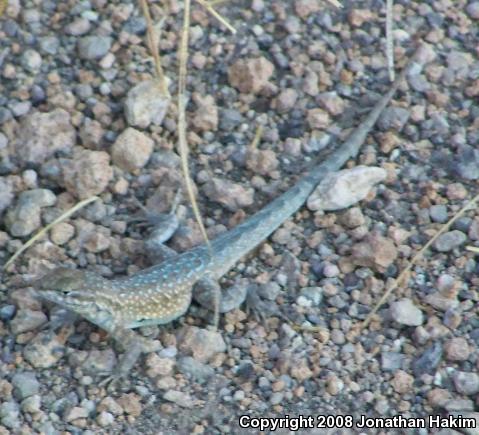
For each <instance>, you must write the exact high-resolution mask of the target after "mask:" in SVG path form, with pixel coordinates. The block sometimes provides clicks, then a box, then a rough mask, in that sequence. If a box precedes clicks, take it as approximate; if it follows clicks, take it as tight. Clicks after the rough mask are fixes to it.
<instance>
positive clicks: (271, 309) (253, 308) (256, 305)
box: [246, 285, 289, 323]
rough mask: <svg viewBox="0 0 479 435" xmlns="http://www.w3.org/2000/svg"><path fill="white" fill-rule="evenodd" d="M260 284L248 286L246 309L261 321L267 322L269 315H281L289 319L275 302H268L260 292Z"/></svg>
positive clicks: (280, 316) (282, 317)
mask: <svg viewBox="0 0 479 435" xmlns="http://www.w3.org/2000/svg"><path fill="white" fill-rule="evenodd" d="M257 290H258V286H257V285H250V286H248V290H247V295H246V311H247V312H248V313H252V314H253V316H254V318H255V319H256V320H257V321H258V322H261V323H265V320H266V319H267V318H268V317H279V318H281V319H284V320H288V321H289V319H287V318H286V316H285V315H284V314H283V313H282V312H281V311H280V310H279V308H278V307H277V305H275V304H273V302H271V303H269V304H267V303H266V302H265V301H264V300H263V299H261V297H260V296H259V294H258V291H257Z"/></svg>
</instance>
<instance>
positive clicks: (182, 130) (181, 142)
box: [178, 0, 210, 246]
mask: <svg viewBox="0 0 479 435" xmlns="http://www.w3.org/2000/svg"><path fill="white" fill-rule="evenodd" d="M189 28H190V0H185V8H184V17H183V29H182V32H181V42H180V47H179V63H180V64H179V71H178V148H179V152H180V157H181V167H182V170H183V174H184V176H185V184H186V190H187V192H188V196H189V197H190V201H191V207H192V208H193V213H194V214H195V217H196V220H197V222H198V225H199V226H200V231H201V234H202V235H203V238H204V239H205V242H206V243H207V244H208V246H210V241H209V239H208V235H207V234H206V230H205V227H204V225H203V220H202V219H201V214H200V210H199V208H198V204H197V202H196V198H195V193H194V190H193V182H192V180H191V176H190V170H189V167H188V154H189V149H188V143H187V139H186V115H185V112H186V107H185V106H186V95H185V93H186V72H187V69H186V65H187V60H188V32H189Z"/></svg>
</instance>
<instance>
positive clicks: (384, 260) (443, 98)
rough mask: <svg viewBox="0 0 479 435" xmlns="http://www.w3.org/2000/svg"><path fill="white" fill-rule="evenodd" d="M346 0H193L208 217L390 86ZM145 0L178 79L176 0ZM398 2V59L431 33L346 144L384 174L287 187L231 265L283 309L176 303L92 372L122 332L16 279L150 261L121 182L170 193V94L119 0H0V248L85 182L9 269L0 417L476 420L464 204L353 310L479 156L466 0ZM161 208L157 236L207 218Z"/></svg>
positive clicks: (476, 221) (63, 427)
mask: <svg viewBox="0 0 479 435" xmlns="http://www.w3.org/2000/svg"><path fill="white" fill-rule="evenodd" d="M166 4H168V7H166ZM343 4H344V9H342V10H336V9H334V8H333V7H332V6H329V5H328V4H327V3H326V2H324V3H321V2H319V1H318V2H316V1H315V0H293V1H291V2H287V1H281V2H277V1H272V0H271V1H270V0H253V1H252V2H249V1H248V2H234V1H231V2H228V3H227V4H224V5H220V6H219V11H220V12H221V13H222V14H223V15H224V16H225V17H226V18H227V19H228V20H229V21H230V22H231V23H232V24H233V25H234V26H235V27H236V28H237V29H238V33H237V34H236V35H231V34H230V33H228V32H227V31H226V29H224V28H223V27H222V26H221V25H220V24H219V23H218V22H217V20H216V19H214V18H212V17H211V16H209V15H208V14H207V13H206V12H205V10H204V9H202V8H201V7H200V6H199V5H198V4H194V5H193V11H192V27H191V44H190V47H191V52H190V63H189V75H188V84H187V88H188V92H189V96H190V101H189V104H188V108H187V110H188V114H187V115H188V122H189V128H188V140H189V144H190V146H191V154H190V160H191V162H190V164H191V168H192V173H193V175H194V179H195V181H196V183H197V187H198V201H199V204H200V207H201V210H202V213H203V216H204V217H205V220H206V225H207V228H208V232H209V234H210V236H211V237H214V236H215V234H218V233H219V232H221V231H224V230H225V229H226V228H230V227H232V226H234V225H235V224H236V223H238V222H240V221H241V220H242V219H244V217H245V216H247V215H250V214H251V213H253V212H254V211H255V210H257V209H259V208H260V207H261V206H262V205H264V204H266V203H267V202H268V201H269V200H270V199H271V198H273V197H275V196H277V195H278V194H279V193H280V192H281V191H283V190H284V189H285V188H286V187H287V186H290V185H291V184H292V183H293V182H294V180H295V179H296V176H297V174H300V173H301V172H302V171H303V170H304V168H305V167H307V164H308V161H310V160H311V159H312V158H313V157H314V156H315V155H317V154H318V153H319V152H321V151H323V150H324V149H326V150H327V149H330V147H332V146H334V144H335V143H336V142H337V141H339V140H341V139H342V138H344V136H345V134H346V133H347V130H348V129H349V128H351V127H352V126H354V125H357V123H358V122H359V120H360V119H361V118H362V117H363V116H364V114H365V113H367V109H368V108H369V107H371V106H372V105H373V104H374V102H375V101H376V100H377V98H378V97H379V96H380V95H382V94H383V93H384V92H385V90H386V89H387V88H388V83H389V82H388V79H387V72H386V69H385V65H386V60H385V55H384V51H385V50H384V47H385V38H384V17H385V7H384V2H383V1H378V0H364V1H361V2H360V1H352V0H350V1H348V0H344V1H343ZM155 7H156V9H154V10H153V15H154V17H155V21H156V22H158V21H159V20H158V17H159V14H158V13H157V12H161V10H162V8H164V9H163V10H164V11H168V16H167V18H166V20H165V21H164V22H163V25H162V28H161V35H160V37H159V46H160V49H161V53H162V61H163V66H164V69H165V71H166V74H167V76H169V77H170V78H171V79H172V83H171V86H170V90H171V92H172V93H173V95H174V93H175V92H176V79H177V60H176V47H177V45H178V41H179V29H180V28H181V19H182V4H181V2H178V1H177V0H170V1H169V2H157V3H155ZM394 16H395V19H396V21H395V26H396V30H395V33H394V36H395V41H396V49H395V53H396V59H397V63H398V64H403V63H404V60H405V57H406V53H411V52H412V51H414V49H415V46H416V44H417V42H418V41H419V42H423V43H425V45H424V46H423V48H422V50H421V56H422V63H423V64H424V66H423V67H422V68H420V67H417V68H415V69H413V70H412V71H411V73H410V75H409V77H408V80H407V84H404V85H403V86H402V88H401V90H400V92H399V93H398V95H397V96H396V98H395V101H394V103H393V104H392V105H390V107H389V108H388V109H387V110H386V111H385V113H384V114H383V116H382V117H381V119H380V122H379V123H378V126H377V127H376V128H375V129H374V133H373V134H371V135H369V138H368V141H367V142H368V143H367V144H365V146H364V147H363V149H362V153H361V156H360V158H359V162H361V163H362V164H365V165H374V166H379V167H382V168H384V169H385V170H386V171H387V174H388V175H387V179H386V180H385V181H384V182H383V183H382V184H380V185H379V186H378V187H377V188H376V190H375V191H374V192H373V193H371V194H370V195H369V196H368V197H367V199H366V200H364V201H362V202H361V203H360V204H358V205H357V206H355V207H352V208H350V209H348V210H345V211H341V212H335V213H333V212H328V213H321V212H313V211H310V210H308V209H307V208H306V207H304V208H303V209H301V211H300V212H298V213H297V214H296V215H295V216H294V218H293V219H290V220H289V221H288V222H286V223H285V224H284V225H283V226H282V227H281V228H280V229H279V230H277V231H276V232H275V233H274V235H273V236H272V237H271V238H270V239H269V240H268V241H267V242H266V243H264V244H263V245H262V246H261V247H260V248H259V249H258V250H257V251H256V252H255V253H254V255H251V256H249V258H247V259H245V261H244V262H243V263H240V264H238V265H237V267H236V268H235V269H234V270H233V271H232V273H231V274H230V275H229V276H228V277H227V278H226V279H225V284H228V283H231V282H233V281H234V280H235V279H237V278H243V279H245V280H246V281H245V282H246V284H244V283H243V285H255V286H256V287H257V289H258V291H259V292H260V294H261V295H262V296H263V297H264V298H265V299H266V300H267V301H268V304H270V305H271V306H272V307H274V306H277V307H278V308H279V310H280V311H281V312H282V313H283V314H284V315H286V316H288V317H289V318H290V319H291V321H292V323H291V324H288V323H286V322H284V321H283V320H279V319H278V318H277V317H275V316H266V318H265V319H263V320H258V319H256V318H255V317H254V316H253V315H252V314H250V313H247V312H245V311H242V310H234V311H232V312H230V313H227V314H226V315H224V316H222V319H221V324H220V329H219V332H217V333H216V332H213V331H212V330H211V329H210V328H208V325H209V322H210V320H211V317H209V318H208V317H206V318H205V316H204V313H202V312H201V310H200V309H199V308H198V307H194V306H192V307H191V309H190V310H189V311H188V313H187V315H186V316H184V318H182V319H180V320H178V321H175V322H173V323H171V324H170V325H167V326H165V327H161V328H159V327H154V328H148V329H146V328H145V329H143V330H142V331H141V333H143V334H145V335H149V336H152V337H157V338H158V339H159V340H160V341H161V343H162V345H163V349H162V350H161V351H159V352H158V353H155V354H150V355H147V356H146V357H145V358H142V360H141V362H140V363H139V364H137V366H136V367H135V369H134V371H133V372H132V374H131V376H130V378H129V379H127V380H125V381H121V382H120V383H118V384H117V385H116V386H115V388H112V389H108V390H105V388H100V387H98V378H97V376H96V374H97V373H98V372H100V371H103V370H109V369H111V368H112V367H114V365H115V364H116V361H117V355H118V354H119V353H120V352H121V349H119V348H118V346H116V345H115V344H114V343H112V342H111V341H109V340H108V337H107V336H106V335H105V333H104V332H103V331H101V330H99V329H98V328H96V327H95V326H94V325H91V324H90V323H88V322H87V321H82V320H81V319H79V320H77V321H76V322H75V323H74V326H72V324H71V323H65V324H64V325H65V326H61V327H58V325H57V327H55V328H53V327H52V328H48V327H45V326H46V322H47V321H48V320H55V318H56V315H57V314H58V316H61V315H63V314H62V313H61V312H58V311H55V309H54V308H52V307H47V306H45V305H44V304H42V303H41V302H40V301H39V299H38V298H37V296H36V294H35V292H34V290H33V287H32V282H33V280H34V279H36V278H38V277H40V276H42V275H43V274H44V273H45V272H46V271H47V270H49V269H51V268H53V267H54V266H56V265H69V266H71V267H79V268H87V269H89V270H92V271H96V272H99V273H101V274H103V275H104V276H106V277H111V276H120V275H122V274H127V273H133V272H135V271H137V270H140V269H142V268H144V267H147V266H148V265H150V260H149V256H148V255H147V254H145V252H146V251H145V248H144V246H143V240H144V239H145V237H146V235H147V234H148V231H149V229H148V227H145V226H144V225H140V224H138V223H137V222H133V221H132V220H131V218H132V217H134V216H137V214H138V213H139V212H141V210H140V208H139V206H138V201H139V202H140V203H142V204H144V205H146V207H147V208H148V210H150V211H154V212H157V213H163V212H167V211H169V208H170V206H171V204H172V201H173V199H174V197H175V194H176V191H177V190H178V187H179V186H180V185H181V180H182V175H181V171H180V169H179V157H178V155H177V153H176V151H175V145H176V105H175V104H176V103H175V101H174V100H173V102H172V103H171V104H170V105H169V107H168V105H167V102H165V101H162V100H161V99H158V98H156V95H157V85H156V84H155V82H153V81H151V80H150V79H151V78H152V75H153V71H154V68H153V63H152V62H151V60H150V57H149V55H148V50H147V48H146V44H145V21H144V19H143V18H142V15H141V12H140V11H139V9H138V7H137V5H136V3H135V2H127V1H120V0H112V1H109V2H107V1H106V0H91V1H82V2H76V1H65V2H55V1H51V0H45V1H35V0H34V1H32V0H25V1H24V2H22V4H21V5H20V2H19V0H10V1H9V5H8V7H7V10H6V11H5V13H4V16H3V17H2V18H0V218H1V220H0V248H1V250H0V263H2V264H4V263H5V262H6V261H7V260H8V258H9V257H10V256H11V255H12V254H13V253H14V252H15V251H16V250H17V249H18V248H19V247H20V246H21V245H22V243H23V242H25V241H26V240H27V239H28V238H29V237H31V236H32V234H33V233H34V232H35V231H36V230H37V229H39V228H40V227H42V226H44V225H46V224H48V223H50V222H52V221H53V220H54V219H55V218H57V217H58V216H59V215H60V214H61V213H62V212H64V211H65V210H66V209H68V208H69V207H71V206H72V205H73V204H75V203H77V202H78V201H79V200H81V199H84V198H87V197H89V196H91V195H98V196H99V197H100V200H99V201H96V202H94V203H92V204H91V205H89V206H88V207H86V208H85V209H84V210H82V211H81V212H79V213H77V214H76V215H75V216H74V217H73V218H70V219H68V220H67V221H65V222H63V223H62V224H60V225H58V226H57V227H55V229H54V230H52V231H51V232H50V233H49V235H48V238H46V237H45V238H43V239H42V240H41V241H39V242H38V243H36V244H35V245H34V246H33V247H32V248H30V249H29V250H28V251H27V252H26V253H25V254H24V255H23V256H22V257H20V258H19V259H18V260H17V261H16V262H15V264H14V266H13V268H12V269H11V270H10V271H9V272H4V273H3V275H2V281H1V283H0V289H1V292H0V434H1V435H3V434H7V433H21V434H30V433H45V434H57V433H75V434H76V433H83V434H91V433H145V434H150V433H151V434H170V433H180V434H182V433H198V434H200V433H207V434H214V433H242V432H245V433H246V432H248V433H249V432H251V433H255V432H257V430H254V429H246V428H245V429H242V428H240V426H239V416H240V415H247V416H251V417H265V416H276V417H284V416H285V415H289V416H290V417H299V416H300V415H303V416H313V417H314V418H315V417H316V416H317V415H318V414H323V415H329V416H334V415H351V416H353V418H354V422H359V421H360V417H361V415H366V416H369V417H378V418H379V417H382V418H385V417H392V416H396V415H400V416H402V417H404V418H413V417H417V418H426V416H428V415H441V416H444V417H446V416H457V415H462V416H471V417H473V418H475V419H476V421H477V420H479V411H477V407H478V406H479V401H478V397H479V395H478V393H479V376H478V374H477V371H478V368H479V359H478V355H479V352H478V350H477V346H478V344H479V320H478V317H477V306H478V300H479V294H478V291H477V288H476V284H477V282H478V279H477V277H476V272H477V270H478V264H477V263H476V259H475V254H474V253H473V252H469V251H467V250H466V249H465V246H466V245H477V243H478V240H479V216H477V213H476V210H474V209H473V210H471V211H468V212H467V213H466V214H465V215H464V216H463V217H461V218H460V219H459V220H457V221H456V222H455V223H454V224H453V225H452V227H451V228H450V229H449V230H448V231H447V232H446V233H445V234H444V235H442V236H441V237H440V238H439V239H438V240H437V241H436V242H435V243H434V245H433V246H432V248H431V249H430V250H429V251H428V252H427V254H426V256H425V258H424V259H422V260H421V261H419V262H418V264H417V265H416V266H414V267H413V270H412V272H411V274H410V276H409V278H408V282H407V285H406V286H405V287H404V288H401V289H398V290H396V291H395V292H394V296H393V297H392V298H391V299H390V301H389V303H388V304H386V305H385V306H384V307H383V308H382V309H381V310H380V311H379V313H378V315H377V317H376V318H375V320H374V321H373V322H372V323H371V324H370V326H369V327H368V328H367V329H365V330H364V331H362V332H361V333H360V334H359V335H358V334H357V333H356V331H357V329H356V328H357V326H358V325H359V324H360V322H361V321H362V320H363V319H364V318H365V317H366V315H367V314H368V313H369V312H370V310H371V309H372V307H373V306H374V302H375V301H376V300H377V299H378V298H379V297H380V295H381V294H383V292H384V291H385V290H386V289H387V288H389V287H390V286H391V285H392V283H393V280H394V278H395V277H397V276H398V274H399V273H400V271H401V270H402V269H403V268H404V267H405V266H406V264H407V261H408V260H410V259H411V258H412V257H413V256H414V254H415V253H416V252H417V251H418V250H419V249H420V248H421V247H422V246H423V245H424V244H425V243H426V242H427V240H429V239H430V237H431V236H432V235H434V234H435V233H436V232H437V231H438V230H439V229H440V228H441V227H442V226H443V225H444V223H445V222H447V221H448V219H450V218H451V217H452V216H454V214H455V213H456V212H457V211H458V210H459V209H460V208H461V207H462V206H463V205H464V204H465V203H466V202H467V201H468V200H470V199H471V198H472V197H474V195H475V194H476V187H477V180H478V179H479V151H478V150H477V146H478V143H479V128H478V126H479V123H478V120H479V109H478V106H477V98H478V96H479V61H478V54H479V52H478V46H479V44H478V43H479V37H478V31H477V25H478V20H479V2H477V1H469V2H468V1H466V0H455V1H452V0H436V1H427V0H425V1H419V0H416V1H400V0H397V1H396V5H395V7H394ZM157 29H158V30H160V27H157ZM259 125H261V126H263V131H264V134H263V138H262V140H261V142H260V143H259V144H258V146H257V147H256V148H254V147H251V146H250V143H251V141H252V139H253V137H254V135H255V131H256V127H257V126H259ZM177 214H178V216H179V217H180V218H181V226H180V228H179V229H178V230H177V231H176V233H175V234H174V236H173V238H172V239H171V241H170V243H169V246H170V247H172V248H175V249H177V250H180V251H182V250H185V249H188V248H190V247H192V246H194V245H195V244H197V243H199V242H200V241H201V236H200V233H199V231H198V227H197V225H196V224H195V222H194V219H193V217H192V213H191V209H190V207H189V206H188V201H187V200H185V199H184V200H183V201H182V204H181V205H180V206H179V208H178V210H177ZM60 318H61V317H60ZM54 324H55V322H52V326H54ZM383 421H384V420H383ZM409 421H414V420H409ZM340 423H341V420H340V419H336V420H333V426H334V427H336V428H339V425H340ZM358 430H359V429H358V428H354V427H353V428H348V429H342V430H341V431H338V432H335V433H352V432H356V431H358ZM326 432H327V431H326V429H325V430H320V429H316V430H309V431H304V433H326ZM367 432H381V431H380V430H376V429H374V428H372V429H370V430H367ZM393 432H394V431H393V430H390V429H383V431H382V433H393ZM278 433H288V430H286V429H283V430H282V431H278ZM417 433H424V434H425V433H428V430H427V429H420V430H418V431H417ZM442 433H444V434H445V433H447V434H451V433H468V434H469V433H471V434H476V433H479V429H468V430H459V431H458V432H456V431H455V430H453V429H443V431H442Z"/></svg>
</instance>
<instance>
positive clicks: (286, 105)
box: [276, 88, 298, 113]
mask: <svg viewBox="0 0 479 435" xmlns="http://www.w3.org/2000/svg"><path fill="white" fill-rule="evenodd" d="M297 100H298V93H297V91H296V90H295V89H293V88H286V89H283V90H282V91H281V92H280V93H279V95H278V96H277V97H276V108H277V110H278V112H280V113H286V112H288V111H289V110H291V109H292V108H293V107H294V105H295V104H296V101H297Z"/></svg>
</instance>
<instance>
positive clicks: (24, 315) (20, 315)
mask: <svg viewBox="0 0 479 435" xmlns="http://www.w3.org/2000/svg"><path fill="white" fill-rule="evenodd" d="M47 320H48V319H47V316H46V315H45V314H44V313H43V312H42V311H32V310H28V309H21V310H18V311H17V315H16V316H15V318H14V319H13V320H12V321H11V322H10V327H11V328H12V332H13V334H15V335H18V334H22V333H23V332H28V331H33V330H35V329H37V328H38V327H39V326H41V325H43V324H44V323H46V322H47Z"/></svg>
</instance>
